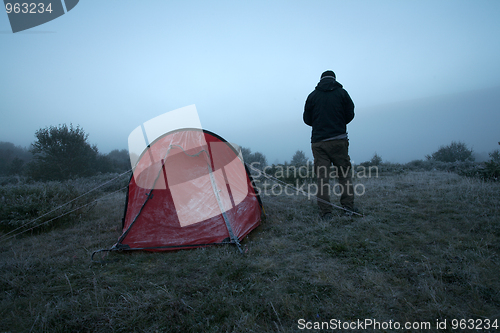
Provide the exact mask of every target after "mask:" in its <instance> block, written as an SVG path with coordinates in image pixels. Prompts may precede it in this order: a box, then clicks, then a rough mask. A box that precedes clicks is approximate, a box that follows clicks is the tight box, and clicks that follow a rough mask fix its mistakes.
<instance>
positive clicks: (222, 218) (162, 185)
mask: <svg viewBox="0 0 500 333" xmlns="http://www.w3.org/2000/svg"><path fill="white" fill-rule="evenodd" d="M261 210H262V204H261V201H260V198H259V196H258V194H257V192H256V190H255V188H254V186H253V183H252V178H251V176H250V174H249V172H248V169H247V168H246V167H245V164H244V163H243V160H242V158H241V154H239V150H238V149H236V148H235V147H233V146H232V145H231V144H230V143H228V142H227V141H226V140H224V139H223V138H221V137H220V136H218V135H216V134H214V133H211V132H209V131H205V130H199V129H183V130H177V131H174V132H171V133H168V134H166V135H163V136H161V137H160V138H158V139H156V140H155V141H154V142H153V143H151V144H150V145H149V146H148V149H146V150H145V151H144V152H143V153H142V155H141V156H140V157H139V159H138V162H137V164H136V166H135V168H134V174H133V176H132V177H131V179H130V183H129V186H128V192H127V198H126V206H125V214H124V218H123V225H122V235H121V237H120V238H119V239H118V242H117V243H116V244H115V245H114V246H113V248H112V249H117V250H120V249H126V250H134V249H137V250H152V251H165V250H178V249H182V248H193V247H199V246H207V245H212V244H223V243H235V244H237V245H238V246H239V241H240V240H241V239H242V238H243V237H245V236H246V235H247V234H248V233H249V232H250V231H252V230H253V229H254V228H256V227H257V226H258V225H259V224H260V219H261Z"/></svg>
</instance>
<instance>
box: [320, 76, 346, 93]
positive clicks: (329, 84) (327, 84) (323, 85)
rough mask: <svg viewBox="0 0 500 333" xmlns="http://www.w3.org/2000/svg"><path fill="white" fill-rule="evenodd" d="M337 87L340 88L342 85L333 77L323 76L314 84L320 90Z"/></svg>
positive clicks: (329, 89)
mask: <svg viewBox="0 0 500 333" xmlns="http://www.w3.org/2000/svg"><path fill="white" fill-rule="evenodd" d="M338 88H342V85H341V84H340V83H338V82H337V80H335V79H333V78H331V79H330V78H324V79H322V80H321V81H319V82H318V85H317V86H316V90H320V91H332V90H335V89H338Z"/></svg>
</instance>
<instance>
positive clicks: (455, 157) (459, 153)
mask: <svg viewBox="0 0 500 333" xmlns="http://www.w3.org/2000/svg"><path fill="white" fill-rule="evenodd" d="M426 158H427V160H432V161H440V162H457V161H460V162H465V161H474V157H473V156H472V149H469V148H467V145H466V144H465V143H463V142H455V141H452V142H451V144H449V145H448V146H441V147H439V149H438V150H437V151H436V152H434V153H432V155H427V156H426Z"/></svg>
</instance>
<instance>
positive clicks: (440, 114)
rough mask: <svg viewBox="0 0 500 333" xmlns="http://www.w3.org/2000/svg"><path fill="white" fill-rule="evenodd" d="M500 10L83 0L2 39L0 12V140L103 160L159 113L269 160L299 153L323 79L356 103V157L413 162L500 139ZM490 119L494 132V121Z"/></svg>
mask: <svg viewBox="0 0 500 333" xmlns="http://www.w3.org/2000/svg"><path fill="white" fill-rule="evenodd" d="M499 18H500V1H497V0H489V1H488V0H477V1H460V0H441V1H425V0H424V1H409V0H408V1H403V0H401V1H396V0H394V1H374V0H369V1H356V0H353V1H334V0H330V1H315V0H312V1H235V0H231V1H161V0H158V1H157V0H143V1H138V0H136V1H132V0H127V1H124V0H105V1H103V0H99V1H97V0H84V1H80V3H79V4H78V5H77V6H76V7H75V8H74V9H73V10H71V11H70V12H68V13H67V14H65V15H63V16H61V17H59V18H57V19H55V20H53V21H51V22H48V23H46V24H43V25H41V26H38V27H35V28H32V29H30V30H27V31H25V32H19V33H16V34H13V33H12V31H11V28H10V25H9V21H8V17H7V14H6V13H5V12H3V13H0V47H1V52H0V141H9V142H13V143H14V144H16V145H21V146H29V144H30V143H32V142H33V141H34V139H35V137H34V133H35V131H36V130H37V129H39V128H42V127H46V126H50V125H55V126H57V125H59V124H63V123H66V124H69V123H73V124H74V125H80V126H81V127H83V129H84V130H85V131H86V132H87V133H88V134H89V141H90V143H92V144H97V146H98V148H99V150H100V151H101V152H103V153H107V152H109V151H111V150H112V149H115V148H119V149H124V148H127V138H128V135H129V134H130V132H132V130H133V129H134V128H136V127H137V126H140V125H141V124H142V123H144V122H146V121H147V120H149V119H151V118H154V117H156V116H159V115H161V114H163V113H165V112H168V111H171V110H174V109H177V108H181V107H184V106H187V105H191V104H195V105H196V108H197V110H198V113H199V116H200V121H201V124H202V126H203V127H204V128H206V129H208V130H211V131H213V132H215V133H217V134H219V135H220V136H222V137H223V138H225V139H226V140H228V141H230V142H234V143H237V144H239V145H242V146H245V147H249V148H251V149H252V151H260V152H262V153H264V154H265V155H266V157H267V159H268V161H269V162H270V163H274V162H278V161H280V162H282V161H284V160H290V159H291V157H292V155H293V153H294V152H295V151H296V150H298V149H300V150H303V151H304V152H305V153H306V155H307V156H308V157H311V155H312V154H311V152H310V128H309V127H308V126H306V125H305V124H304V123H303V122H302V112H303V107H304V102H305V99H306V97H307V95H308V94H309V93H310V92H311V91H312V90H313V89H314V87H315V85H316V84H317V82H318V80H319V77H320V75H321V73H322V72H323V71H324V70H327V69H332V70H333V71H335V73H336V74H337V79H338V81H339V82H340V83H341V84H343V85H344V88H345V89H346V90H347V91H348V92H349V94H350V95H351V97H352V99H353V101H354V103H355V105H356V108H355V113H356V116H355V118H354V120H353V122H352V123H351V124H350V125H349V126H348V132H349V138H350V148H351V158H352V159H353V160H354V161H355V162H362V161H365V160H369V159H370V158H371V156H372V155H373V154H374V152H377V153H378V154H380V155H381V156H382V158H383V159H384V160H389V161H393V162H408V161H410V160H412V159H423V158H424V156H425V154H430V153H432V152H433V151H435V150H437V149H438V147H439V146H440V145H446V144H449V143H450V142H451V141H452V140H454V141H460V140H461V141H464V142H465V143H467V144H468V145H470V146H472V147H473V148H474V150H475V151H478V152H483V151H484V152H489V151H492V150H493V149H497V148H499V147H498V144H497V142H498V141H500V131H499V130H498V124H499V123H500V110H499V105H500V98H499V96H500V61H499V59H500V19H499ZM495 124H496V126H495Z"/></svg>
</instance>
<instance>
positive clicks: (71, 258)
mask: <svg viewBox="0 0 500 333" xmlns="http://www.w3.org/2000/svg"><path fill="white" fill-rule="evenodd" d="M360 181H362V184H363V185H364V186H365V188H366V193H365V194H364V195H362V196H360V197H358V198H357V199H356V204H357V206H358V208H359V209H360V210H361V211H362V212H364V213H365V217H363V218H350V217H343V216H342V217H336V218H335V219H334V220H332V221H322V220H319V219H318V213H317V208H316V203H315V202H314V201H313V200H308V199H307V198H306V197H302V196H296V197H290V196H284V195H270V196H265V197H263V201H264V204H265V208H266V212H267V218H266V219H265V220H264V221H263V223H262V225H261V226H260V227H259V228H257V229H256V230H254V231H253V232H252V233H251V234H250V235H249V237H247V238H246V239H245V240H244V241H243V245H244V247H245V249H246V254H245V255H241V254H239V252H238V250H237V249H236V247H232V246H217V247H208V248H201V249H195V250H187V251H177V252H163V253H150V252H132V253H111V254H109V255H108V256H107V257H106V258H105V261H104V262H103V263H92V262H91V261H90V255H91V253H92V252H93V251H94V250H96V249H100V248H109V247H110V246H111V245H112V244H113V243H114V242H116V240H117V239H118V237H119V235H120V230H119V228H120V225H121V222H120V221H121V217H122V214H123V205H124V194H123V193H116V194H113V195H112V196H111V197H109V198H107V199H105V200H103V201H101V202H99V203H98V204H97V205H96V206H95V207H94V208H93V209H92V210H90V211H89V212H88V213H86V214H85V215H84V216H83V217H82V218H80V219H78V221H75V222H74V223H73V224H69V225H67V226H65V227H61V226H60V227H58V228H54V229H53V230H51V231H48V232H45V233H41V234H38V235H31V236H26V237H22V238H20V239H11V240H9V241H7V242H4V243H2V244H0V252H1V256H0V271H1V273H0V274H1V275H0V286H1V289H0V290H1V291H2V293H1V296H0V332H181V331H182V332H295V331H304V330H300V329H299V325H298V320H299V319H304V320H305V321H310V322H323V321H327V322H328V321H330V319H338V320H342V321H356V320H358V319H360V320H364V319H365V318H371V319H375V320H377V321H379V322H388V321H390V320H392V321H393V322H394V321H397V322H400V323H402V324H404V323H405V322H419V323H420V322H430V323H431V324H432V329H431V330H430V331H438V330H437V329H436V327H435V323H436V320H440V321H442V320H445V319H447V321H448V325H447V328H446V329H443V330H439V331H440V332H445V331H449V332H451V331H452V329H451V323H450V321H451V320H452V319H471V318H473V319H485V318H489V319H491V320H495V319H497V320H499V321H500V278H499V274H498V272H500V265H499V264H500V262H499V257H498V254H499V251H500V248H499V247H500V185H499V184H498V183H486V182H481V181H479V180H475V179H470V178H463V177H460V176H458V175H456V174H451V173H443V172H408V173H402V174H398V175H384V176H382V177H379V178H372V179H361V180H360ZM498 324H499V325H500V323H498ZM386 331H391V330H390V329H388V330H386ZM400 331H404V330H400ZM413 331H418V330H413ZM483 331H488V330H483ZM492 331H493V330H492Z"/></svg>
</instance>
